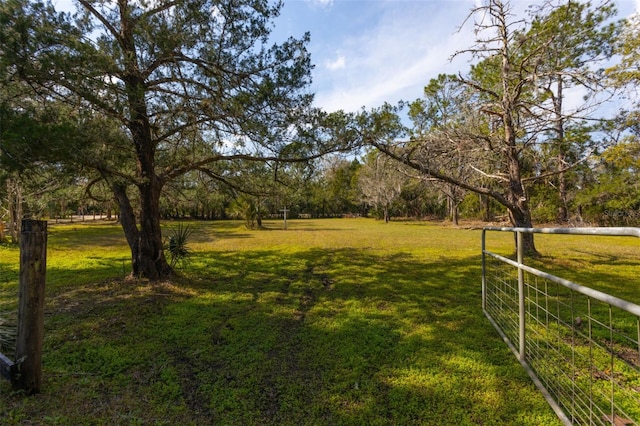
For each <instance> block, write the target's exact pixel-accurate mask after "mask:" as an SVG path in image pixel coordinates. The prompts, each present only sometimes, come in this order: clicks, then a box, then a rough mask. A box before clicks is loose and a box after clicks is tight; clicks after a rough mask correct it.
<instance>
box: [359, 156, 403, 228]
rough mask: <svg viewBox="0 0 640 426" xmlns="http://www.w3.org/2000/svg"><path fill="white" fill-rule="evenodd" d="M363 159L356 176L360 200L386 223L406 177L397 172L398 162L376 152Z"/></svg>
mask: <svg viewBox="0 0 640 426" xmlns="http://www.w3.org/2000/svg"><path fill="white" fill-rule="evenodd" d="M364 158H365V161H364V164H363V165H362V169H361V170H360V173H359V175H358V187H359V189H360V193H361V196H362V200H363V201H364V202H365V203H367V204H368V205H369V206H371V207H373V208H374V210H376V211H378V212H379V213H380V215H381V216H382V219H384V221H385V223H388V222H389V221H390V220H391V210H392V206H393V204H394V203H395V202H396V200H398V198H399V197H400V194H401V192H402V187H403V184H404V183H405V182H406V181H407V177H406V176H405V175H404V174H402V173H401V172H400V171H399V170H398V167H399V166H400V165H399V163H398V162H396V161H394V160H392V159H391V158H389V157H388V156H386V155H382V154H381V153H380V152H378V151H370V152H369V153H368V154H367V155H365V157H364Z"/></svg>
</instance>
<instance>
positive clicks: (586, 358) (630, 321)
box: [482, 227, 640, 425]
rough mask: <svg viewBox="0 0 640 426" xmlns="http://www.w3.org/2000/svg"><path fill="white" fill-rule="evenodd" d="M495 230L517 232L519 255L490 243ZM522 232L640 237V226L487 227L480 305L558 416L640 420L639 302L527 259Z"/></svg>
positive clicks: (597, 421)
mask: <svg viewBox="0 0 640 426" xmlns="http://www.w3.org/2000/svg"><path fill="white" fill-rule="evenodd" d="M492 231H495V232H509V233H515V234H516V239H517V240H516V246H517V255H516V256H517V259H516V260H512V259H509V258H507V257H504V256H501V255H498V254H496V253H492V252H490V251H488V250H487V249H486V247H487V246H486V236H487V233H488V232H492ZM524 233H543V234H577V235H592V236H594V238H595V236H598V235H609V236H621V237H623V236H626V237H640V228H542V229H537V228H498V227H487V228H484V229H483V232H482V308H483V311H484V313H485V315H486V316H487V318H488V319H489V321H490V322H491V323H492V324H493V326H494V327H495V328H496V330H497V331H498V333H500V335H501V336H502V338H503V339H504V341H505V342H506V343H507V345H508V346H509V348H510V349H511V350H512V351H513V353H514V354H515V355H516V356H517V357H518V359H519V361H520V363H521V364H522V366H523V367H524V368H525V370H526V371H527V373H528V374H529V376H530V377H531V379H532V380H533V381H534V383H535V384H536V386H537V387H538V388H539V389H540V391H541V392H542V393H543V395H544V396H545V398H546V399H547V401H548V402H549V404H550V405H551V407H552V408H553V409H554V411H555V412H556V414H557V415H558V416H559V418H560V419H561V420H562V421H563V422H564V423H565V424H567V425H571V424H580V425H638V424H640V306H638V305H636V304H634V303H630V302H628V301H625V300H622V299H619V298H617V297H614V296H611V295H609V294H606V293H603V292H600V291H597V290H594V289H592V288H589V287H586V286H583V285H580V284H577V283H575V282H571V281H568V280H566V279H563V278H561V277H558V276H554V275H551V274H548V273H545V272H542V271H540V270H538V269H535V268H532V267H531V266H527V265H526V264H525V262H524V254H523V253H522V247H523V244H522V236H523V234H524ZM637 260H638V263H639V264H640V259H637ZM638 272H639V273H640V268H639V270H638Z"/></svg>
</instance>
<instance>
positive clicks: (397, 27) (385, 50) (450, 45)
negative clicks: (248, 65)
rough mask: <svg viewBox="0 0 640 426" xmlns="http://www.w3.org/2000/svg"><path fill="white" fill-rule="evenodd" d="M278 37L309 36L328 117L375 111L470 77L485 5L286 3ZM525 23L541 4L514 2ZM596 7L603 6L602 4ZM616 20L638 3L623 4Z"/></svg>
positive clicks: (390, 0) (460, 0)
mask: <svg viewBox="0 0 640 426" xmlns="http://www.w3.org/2000/svg"><path fill="white" fill-rule="evenodd" d="M284 1H285V3H284V8H283V11H282V14H281V16H280V18H279V19H278V20H277V21H276V29H275V34H276V35H278V36H282V35H293V36H298V37H299V36H301V35H302V34H303V33H304V31H305V30H306V31H310V32H311V45H310V46H309V50H310V51H311V59H312V61H313V63H314V64H315V70H314V82H313V86H312V90H313V91H314V92H315V93H316V104H317V105H318V106H321V107H323V108H325V109H327V110H329V111H332V110H337V109H344V110H347V111H355V110H358V109H359V108H360V107H363V106H364V107H366V108H367V109H368V108H372V107H375V106H379V105H381V104H383V103H384V102H385V101H386V102H390V103H392V104H395V103H396V102H398V101H399V100H413V99H416V98H419V97H421V95H422V90H423V88H424V86H425V85H426V84H427V83H428V82H429V80H430V79H431V78H434V77H436V76H437V75H438V74H440V73H446V72H449V73H457V72H463V73H464V72H466V71H467V70H468V69H469V65H470V64H469V59H470V58H469V57H468V56H464V55H462V56H459V57H456V58H454V60H453V61H451V56H452V54H454V53H455V52H458V51H461V50H463V49H465V48H468V47H470V46H471V45H472V44H473V41H474V37H473V28H472V26H471V25H470V24H468V25H466V26H465V27H463V28H460V26H461V25H462V24H463V22H464V21H465V19H466V18H467V16H468V15H469V12H470V10H471V9H472V8H473V7H474V5H475V4H476V2H478V1H479V0H288V1H287V0H284ZM511 3H512V6H513V8H514V11H515V12H517V13H518V14H519V16H521V17H525V16H526V14H525V13H524V12H525V11H526V9H527V7H528V6H529V5H530V4H532V3H541V1H537V0H527V1H523V0H515V1H512V2H511ZM594 3H598V1H597V0H595V1H594ZM616 4H617V7H618V11H619V14H618V17H620V18H621V17H625V16H628V15H629V14H630V13H633V12H634V10H635V9H636V7H637V5H640V0H635V1H634V0H618V1H616Z"/></svg>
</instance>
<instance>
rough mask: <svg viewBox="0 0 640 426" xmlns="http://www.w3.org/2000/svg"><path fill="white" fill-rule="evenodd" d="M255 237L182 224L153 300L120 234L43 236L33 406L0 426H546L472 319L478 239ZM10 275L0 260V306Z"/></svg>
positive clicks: (310, 233)
mask: <svg viewBox="0 0 640 426" xmlns="http://www.w3.org/2000/svg"><path fill="white" fill-rule="evenodd" d="M266 225H267V227H268V229H267V230H262V231H251V230H248V229H246V228H245V227H244V226H243V223H242V222H190V226H191V227H193V229H194V230H195V233H194V235H193V236H192V239H193V242H192V243H191V244H190V245H189V248H190V249H191V251H192V256H191V257H190V259H189V263H188V266H187V267H186V268H183V269H181V270H180V273H181V277H180V278H177V279H175V280H173V281H171V282H162V283H149V282H147V281H142V280H125V279H123V275H124V274H123V263H124V264H125V265H124V266H125V268H128V267H129V261H128V260H127V258H128V252H127V247H126V243H125V240H124V237H123V236H122V233H121V230H120V228H119V227H118V226H117V225H115V224H97V225H89V224H73V225H57V226H51V227H50V232H49V252H48V280H47V286H48V288H47V307H46V319H45V321H46V322H45V348H44V383H43V392H42V393H41V394H39V395H36V396H33V397H25V396H23V395H20V394H17V393H14V392H12V391H11V390H10V387H9V386H8V384H7V383H2V384H0V418H1V419H2V423H3V424H8V425H13V424H15V425H17V424H24V423H28V424H74V425H75V424H105V425H106V424H109V425H111V424H274V425H275V424H278V425H281V424H296V425H297V424H312V425H316V424H317V425H325V424H349V425H351V424H356V425H357V424H363V425H375V424H379V425H388V424H398V425H400V424H427V425H429V424H433V425H444V424H456V425H472V424H485V425H487V424H489V425H504V424H514V425H540V424H545V425H547V424H549V425H553V424H559V421H558V420H557V418H556V416H555V414H554V413H553V411H552V410H551V409H550V408H549V407H548V405H547V403H546V402H545V400H544V399H543V397H542V396H541V395H540V393H539V392H538V391H537V390H536V388H535V387H534V386H533V384H532V383H531V382H530V380H529V379H528V376H527V375H526V373H525V372H524V371H523V370H522V368H521V367H520V364H519V363H518V362H517V360H516V359H515V357H514V356H513V354H512V353H511V352H510V351H509V350H508V348H507V347H506V345H505V344H504V343H503V342H502V340H501V339H500V337H499V336H498V335H497V333H496V332H495V331H494V329H493V328H492V326H491V325H490V324H489V322H488V321H487V320H486V319H485V318H484V316H483V314H482V311H481V306H480V272H481V271H480V266H481V265H480V263H481V262H480V231H479V230H466V229H456V228H449V227H443V226H441V225H438V224H431V223H424V222H392V223H389V224H386V225H385V224H383V223H381V222H376V221H373V220H367V219H335V220H299V221H295V220H290V221H289V222H288V230H286V231H284V230H282V222H276V221H274V222H267V223H266ZM175 226H177V224H174V223H168V224H166V227H167V229H169V228H172V227H175ZM545 237H547V236H545ZM512 241H513V239H512V238H506V237H504V236H502V235H500V236H496V237H495V238H493V239H492V244H493V246H494V247H497V249H498V250H503V251H505V252H508V251H509V250H512V249H511V245H510V244H512ZM538 241H540V240H538ZM550 244H551V247H550V249H549V250H550V252H549V255H554V256H555V255H556V250H557V251H560V250H561V249H562V247H561V246H560V245H558V246H553V243H550ZM579 246H580V245H579ZM540 247H541V246H540ZM580 247H582V248H584V245H582V246H580ZM636 253H637V252H636ZM581 255H584V256H585V257H584V260H580V259H578V260H576V262H578V263H579V262H587V260H588V259H589V256H590V254H589V253H583V254H581ZM594 258H596V256H594ZM17 259H18V255H17V249H16V248H13V247H6V246H5V247H0V285H2V286H3V289H10V288H11V287H12V286H13V287H15V285H16V284H15V283H16V280H17ZM572 262H573V261H572ZM621 262H622V261H621ZM556 266H557V267H558V268H559V267H561V266H563V265H556ZM565 266H566V265H565ZM569 266H570V265H569ZM594 268H595V267H594ZM629 268H632V267H631V266H629ZM593 273H594V274H599V273H601V274H604V275H603V276H602V277H603V279H604V277H605V275H607V274H609V271H608V269H607V268H606V267H605V266H602V267H601V268H600V270H595V271H593ZM603 285H604V284H603ZM637 288H638V287H637V286H636V287H635V291H636V292H637ZM620 291H621V292H622V293H625V292H627V291H628V292H629V293H632V292H633V291H632V290H628V289H626V288H623V289H620ZM621 296H622V294H621Z"/></svg>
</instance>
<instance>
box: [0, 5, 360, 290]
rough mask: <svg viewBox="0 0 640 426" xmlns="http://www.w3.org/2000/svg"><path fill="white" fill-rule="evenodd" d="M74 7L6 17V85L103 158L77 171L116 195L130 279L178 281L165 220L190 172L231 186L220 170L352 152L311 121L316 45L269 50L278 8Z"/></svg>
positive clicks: (329, 124) (0, 33)
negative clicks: (59, 104)
mask: <svg viewBox="0 0 640 426" xmlns="http://www.w3.org/2000/svg"><path fill="white" fill-rule="evenodd" d="M76 6H77V13H75V14H73V15H70V14H65V13H59V12H57V11H56V10H55V9H54V7H53V6H52V5H51V3H48V2H46V3H43V2H40V1H33V2H30V1H26V0H11V1H10V2H8V3H3V5H2V6H1V7H0V43H1V44H0V51H1V54H2V58H3V59H2V60H1V65H2V68H1V69H0V72H1V73H2V76H3V81H4V82H9V81H13V82H15V81H23V82H26V83H27V84H28V85H29V87H30V88H31V89H32V92H31V94H30V96H32V97H33V98H34V99H36V98H37V99H40V100H41V101H42V102H47V101H48V100H50V99H57V100H62V101H64V102H67V103H69V104H72V105H74V106H75V108H76V109H77V111H79V113H78V123H79V124H82V123H84V125H86V126H87V128H88V129H90V131H87V134H86V143H87V144H88V145H91V144H92V145H93V147H94V148H93V150H88V151H87V153H89V154H88V155H87V153H85V154H84V155H82V156H78V158H74V159H73V161H82V162H83V164H84V165H86V166H89V167H91V168H92V170H94V171H95V172H96V173H98V178H100V179H102V180H103V181H105V182H107V183H108V185H109V187H110V188H111V190H112V192H113V194H114V197H115V199H116V200H117V202H118V204H119V209H120V220H121V224H122V227H123V229H124V233H125V235H126V238H127V241H128V243H129V246H130V248H131V253H132V265H133V274H135V275H141V276H145V277H148V278H150V279H158V278H162V277H165V276H168V275H170V274H171V273H172V270H171V268H170V266H169V264H168V263H167V261H166V259H165V256H164V253H163V244H162V234H161V228H160V216H159V203H160V196H161V193H162V191H163V188H164V187H165V185H167V183H168V182H170V181H172V180H173V179H176V178H178V177H180V176H182V175H184V174H185V173H187V172H190V171H194V170H195V171H199V172H203V173H208V174H209V175H210V176H213V177H217V178H219V179H220V180H221V181H225V180H228V179H233V176H231V175H227V174H226V172H225V168H224V166H220V164H221V163H224V162H225V161H236V160H238V159H241V160H244V161H271V162H278V161H301V160H304V159H306V158H313V157H316V156H318V155H321V154H322V153H323V152H328V151H332V150H334V149H339V148H338V147H337V145H336V141H338V142H340V141H342V140H344V139H345V138H343V137H342V136H346V139H348V136H349V133H346V134H345V133H342V134H336V133H335V132H333V131H332V130H331V129H332V128H334V126H333V125H334V124H336V120H337V121H338V122H340V116H339V114H338V115H327V114H324V113H321V112H319V111H315V110H313V109H312V108H311V107H310V105H311V101H312V95H311V94H310V93H309V92H308V90H307V87H308V85H309V83H310V80H311V78H310V75H311V69H312V66H311V63H310V58H309V54H308V52H307V50H306V44H307V42H308V35H305V36H304V37H302V39H294V38H290V39H288V40H285V41H283V42H282V43H280V44H272V43H271V41H270V33H271V30H272V27H273V22H274V19H275V18H276V17H277V16H278V14H279V11H280V8H281V3H275V4H274V3H272V2H269V1H267V0H188V1H187V0H185V1H181V0H156V1H147V0H114V1H102V0H78V1H77V2H76ZM80 112H81V113H80ZM96 121H97V122H98V124H95V123H96ZM338 124H340V123H338ZM101 128H102V129H105V132H101V131H100V129H101ZM325 130H326V131H325ZM50 143H52V144H55V143H56V141H50ZM134 199H135V200H136V202H135V203H134V201H133V200H134ZM137 205H139V208H137V207H135V206H137ZM136 210H138V211H136Z"/></svg>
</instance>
